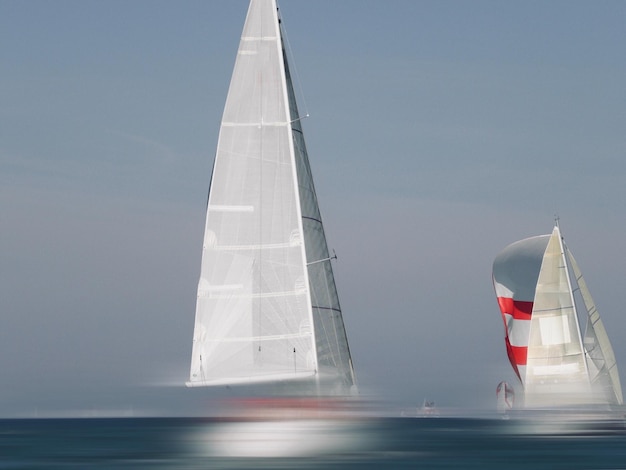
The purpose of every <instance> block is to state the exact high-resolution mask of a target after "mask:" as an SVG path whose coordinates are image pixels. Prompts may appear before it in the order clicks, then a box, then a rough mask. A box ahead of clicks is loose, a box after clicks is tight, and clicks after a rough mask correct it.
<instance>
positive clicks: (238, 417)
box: [189, 399, 372, 457]
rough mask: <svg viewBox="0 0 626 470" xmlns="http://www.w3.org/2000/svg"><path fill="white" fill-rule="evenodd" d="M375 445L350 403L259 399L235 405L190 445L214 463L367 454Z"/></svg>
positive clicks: (368, 427)
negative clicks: (216, 459) (215, 460)
mask: <svg viewBox="0 0 626 470" xmlns="http://www.w3.org/2000/svg"><path fill="white" fill-rule="evenodd" d="M371 439H372V432H371V421H370V420H369V419H368V418H366V417H364V416H362V415H360V414H358V412H357V411H355V410H354V409H353V408H352V407H351V405H350V404H349V403H348V402H344V401H334V400H333V401H324V400H318V399H315V400H311V399H253V400H245V401H238V402H236V403H231V404H230V406H229V408H228V412H227V413H226V416H225V417H223V418H222V419H221V420H220V421H219V422H212V423H211V424H210V425H209V426H206V427H204V428H200V429H198V430H197V431H196V432H195V433H194V435H193V436H190V439H189V442H191V443H192V447H193V449H192V451H193V452H194V454H196V455H204V456H211V457H305V456H315V455H323V454H337V453H348V452H350V453H353V452H357V451H361V450H363V449H365V448H367V445H368V442H369V441H370V440H371Z"/></svg>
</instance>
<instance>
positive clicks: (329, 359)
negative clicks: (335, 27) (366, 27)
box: [187, 0, 356, 395]
mask: <svg viewBox="0 0 626 470" xmlns="http://www.w3.org/2000/svg"><path fill="white" fill-rule="evenodd" d="M280 23H281V22H280V20H279V17H278V10H277V5H276V1H275V0H251V2H250V5H249V8H248V13H247V17H246V21H245V25H244V28H243V33H242V36H241V41H240V44H239V49H238V52H237V58H236V62H235V66H234V71H233V75H232V79H231V83H230V88H229V91H228V97H227V99H226V105H225V109H224V114H223V118H222V122H221V127H220V134H219V141H218V146H217V152H216V156H215V163H214V167H213V174H212V178H211V184H210V192H209V199H208V206H207V215H206V226H205V232H204V244H203V251H202V265H201V274H200V280H199V283H198V296H197V305H196V316H195V326H194V335H193V351H192V358H191V370H190V378H189V381H188V382H187V386H190V387H196V386H211V385H233V384H263V383H277V382H280V383H283V382H285V381H287V382H290V381H293V380H301V381H302V380H304V381H305V383H307V382H310V383H311V384H312V385H313V386H314V389H315V390H316V393H318V394H323V395H349V394H352V393H354V392H355V389H356V384H355V376H354V370H353V367H352V359H351V356H350V350H349V347H348V341H347V337H346V332H345V329H344V322H343V318H342V312H341V308H340V305H339V299H338V296H337V290H336V286H335V280H334V276H333V270H332V266H331V256H330V255H329V250H328V246H327V243H326V237H325V234H324V227H323V225H322V221H321V217H320V212H319V208H318V203H317V196H316V193H315V189H314V186H313V179H312V176H311V169H310V167H309V160H308V156H307V151H306V147H305V143H304V137H303V133H302V126H301V122H300V120H301V116H300V115H299V114H298V108H297V105H296V100H295V95H294V89H293V85H292V82H291V75H290V72H289V66H288V63H287V56H286V53H285V46H284V43H283V36H282V26H281V24H280Z"/></svg>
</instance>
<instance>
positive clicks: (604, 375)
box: [565, 247, 623, 405]
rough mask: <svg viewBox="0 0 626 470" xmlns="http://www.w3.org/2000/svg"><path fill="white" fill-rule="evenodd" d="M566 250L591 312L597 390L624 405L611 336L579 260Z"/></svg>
mask: <svg viewBox="0 0 626 470" xmlns="http://www.w3.org/2000/svg"><path fill="white" fill-rule="evenodd" d="M565 252H566V254H567V259H568V261H569V266H570V267H571V269H572V273H573V275H574V278H575V281H576V285H577V286H578V289H579V292H580V295H581V298H582V303H583V305H584V308H585V311H586V313H587V327H586V330H585V335H584V340H583V344H584V347H585V352H586V354H587V358H588V360H587V365H588V367H589V374H590V379H591V383H592V385H593V387H594V393H596V394H598V395H599V398H600V399H601V401H603V402H606V403H609V404H617V405H621V404H622V403H623V398H622V387H621V384H620V379H619V372H618V370H617V363H616V361H615V354H614V353H613V348H612V347H611V342H610V341H609V336H608V335H607V333H606V329H605V328H604V324H603V323H602V320H601V319H600V313H599V312H598V310H597V309H596V305H595V303H594V301H593V298H592V297H591V293H590V292H589V289H588V288H587V283H586V282H585V280H584V278H583V275H582V272H581V271H580V268H579V267H578V263H577V262H576V260H575V259H574V256H573V255H572V253H571V252H570V251H569V250H568V249H567V247H565Z"/></svg>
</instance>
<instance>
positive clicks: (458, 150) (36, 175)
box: [0, 0, 626, 417]
mask: <svg viewBox="0 0 626 470" xmlns="http://www.w3.org/2000/svg"><path fill="white" fill-rule="evenodd" d="M281 7H282V16H283V20H284V24H285V26H286V30H287V35H288V39H289V43H290V45H291V49H292V52H293V55H294V58H295V61H294V62H295V63H292V67H295V69H296V72H297V75H298V79H299V84H297V85H296V86H297V88H300V89H301V90H302V94H301V97H300V98H301V99H300V108H301V110H302V111H303V112H308V113H310V118H308V119H306V120H305V121H304V123H303V126H304V132H305V136H306V140H307V146H308V149H309V154H310V159H311V165H312V169H313V174H314V177H315V183H316V187H317V193H318V197H319V200H320V206H321V211H322V216H323V219H324V222H325V226H326V232H327V236H328V240H329V244H330V247H331V249H334V250H335V251H336V253H337V255H338V260H337V262H336V263H335V265H334V266H335V274H336V279H337V284H338V290H339V295H340V300H341V304H342V308H343V311H344V320H345V323H346V329H347V332H348V338H349V342H350V347H351V350H352V354H353V360H354V365H355V368H356V373H357V378H358V380H359V384H360V388H361V389H362V391H364V392H365V393H367V394H369V393H371V394H375V395H376V396H378V397H380V398H382V399H383V400H389V401H396V402H400V403H402V404H406V405H407V406H412V405H418V404H421V402H422V400H423V399H424V398H428V399H431V400H435V401H436V402H437V404H438V405H439V406H442V407H448V406H450V407H464V408H465V407H471V408H475V407H483V408H490V407H494V406H495V388H496V385H497V384H498V382H499V381H500V380H503V379H504V380H507V381H509V382H511V383H512V384H514V386H515V388H516V389H519V388H520V387H519V384H518V382H517V381H516V379H515V377H514V375H513V372H512V369H511V367H510V365H509V364H508V360H507V358H506V352H505V347H504V341H503V337H504V330H503V325H502V320H501V318H500V313H499V311H498V307H497V304H496V301H495V296H494V293H493V287H492V284H491V264H492V261H493V259H494V257H495V255H496V254H497V253H498V252H499V251H500V250H501V249H502V248H503V247H504V246H506V245H508V244H509V243H511V242H513V241H516V240H518V239H521V238H525V237H528V236H532V235H539V234H543V233H549V232H550V231H551V230H552V226H553V218H554V214H556V213H558V215H559V216H560V218H561V229H562V232H563V234H564V236H565V239H566V242H567V243H568V245H569V247H570V249H571V250H572V252H573V253H574V255H575V256H576V258H577V260H578V262H579V264H580V266H581V268H582V270H583V273H584V275H585V278H586V280H587V284H588V285H589V288H590V289H591V292H592V294H593V296H594V299H595V301H596V304H597V306H598V308H599V310H600V313H601V315H602V317H603V320H604V322H605V326H606V327H607V330H608V332H609V336H610V338H611V340H612V343H613V347H614V349H615V353H616V356H617V360H618V366H619V367H620V368H621V373H622V379H623V380H626V375H625V374H626V341H625V340H624V337H625V335H626V316H625V315H624V308H623V304H624V302H623V298H622V296H623V292H624V289H625V288H626V255H625V254H624V252H625V249H624V246H625V245H624V244H625V240H626V217H625V215H626V155H625V154H626V86H625V84H626V28H625V25H626V3H624V2H622V1H603V2H591V1H587V2H581V1H550V2H544V1H518V2H512V1H504V2H503V1H495V0H494V1H480V0H477V1H473V2H466V1H453V0H450V1H434V0H432V1H415V0H404V1H403V0H393V1H384V2H381V1H376V2H375V1H365V0H342V1H337V0H315V1H313V0H311V1H305V0H292V1H287V0H285V1H283V2H281ZM246 10H247V1H246V0H209V1H207V0H202V1H192V0H187V1H184V2H175V1H155V0H135V1H132V2H127V1H121V0H119V1H115V0H113V1H111V0H107V1H85V0H58V1H54V2H50V1H44V0H41V1H35V0H31V1H17V0H0V233H1V235H0V315H1V316H0V319H1V323H0V417H5V416H35V415H39V416H47V415H51V414H68V413H72V414H75V413H78V414H81V413H82V414H90V413H94V414H95V413H136V414H139V413H158V414H162V415H172V414H190V415H194V414H204V413H206V412H210V406H211V405H210V403H209V399H210V398H211V397H212V396H214V395H215V394H216V393H217V392H215V391H213V390H210V389H209V390H207V389H186V388H184V386H183V383H184V381H185V380H186V378H187V376H188V371H189V362H190V355H191V339H192V334H193V331H192V330H193V320H194V319H193V316H194V311H195V297H196V287H197V281H198V276H199V272H200V255H201V244H202V230H203V225H204V217H205V213H204V209H205V205H206V197H207V191H208V185H209V176H210V171H211V166H212V162H213V157H214V154H215V147H216V142H217V135H218V130H219V120H220V118H221V114H222V109H223V105H224V101H225V98H226V92H227V89H228V83H229V80H230V74H231V72H232V66H233V64H234V59H235V53H236V50H237V46H238V43H239V36H240V34H241V29H242V27H243V22H244V18H245V14H246Z"/></svg>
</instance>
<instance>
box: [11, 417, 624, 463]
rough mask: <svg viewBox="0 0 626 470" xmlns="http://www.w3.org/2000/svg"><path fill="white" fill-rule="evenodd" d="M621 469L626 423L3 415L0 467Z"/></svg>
mask: <svg viewBox="0 0 626 470" xmlns="http://www.w3.org/2000/svg"><path fill="white" fill-rule="evenodd" d="M44 468H45V469H74V468H81V469H181V470H184V469H235V468H241V469H245V468H267V469H287V468H298V469H315V468H346V469H352V468H353V469H357V468H358V469H370V468H371V469H375V468H376V469H380V468H398V469H403V468H422V469H431V468H432V469H445V468H463V469H474V468H475V469H478V468H480V469H489V468H507V469H508V470H511V469H524V470H528V469H567V470H575V469H588V470H592V469H625V468H626V430H625V429H624V425H623V423H622V422H617V423H616V422H610V423H606V422H602V423H593V422H592V423H584V425H581V424H580V423H575V422H558V423H552V422H540V423H535V422H528V421H522V420H501V419H470V418H447V417H446V418H367V419H365V418H363V419H350V420H337V421H333V420H293V421H288V420H273V421H256V420H250V421H233V420H224V419H188V418H123V419H117V418H115V419H22V420H17V419H14V420H0V469H44Z"/></svg>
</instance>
